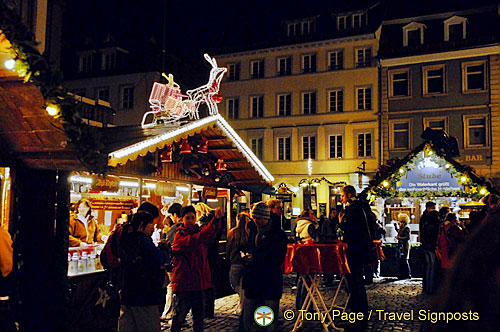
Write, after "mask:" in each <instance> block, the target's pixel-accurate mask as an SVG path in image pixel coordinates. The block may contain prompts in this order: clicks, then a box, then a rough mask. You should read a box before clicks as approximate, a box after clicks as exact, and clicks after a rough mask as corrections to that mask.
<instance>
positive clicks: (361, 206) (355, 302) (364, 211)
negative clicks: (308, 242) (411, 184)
mask: <svg viewBox="0 0 500 332" xmlns="http://www.w3.org/2000/svg"><path fill="white" fill-rule="evenodd" d="M340 198H341V200H342V203H344V205H345V212H344V213H340V214H339V219H340V228H341V229H342V231H343V232H344V237H343V241H344V242H345V243H347V250H346V256H347V262H348V263H349V268H350V270H351V273H350V274H348V275H346V279H347V285H348V287H349V293H350V294H351V298H350V300H349V306H350V308H351V311H352V312H356V313H362V314H363V318H364V319H363V320H362V321H356V322H355V323H353V324H349V325H348V326H346V327H345V330H346V331H363V330H364V329H365V328H366V326H367V318H368V299H367V296H366V289H365V284H364V279H363V264H364V258H365V256H366V253H367V251H368V250H369V249H370V248H371V246H373V242H372V239H371V237H370V234H369V231H368V227H369V226H368V220H367V216H368V214H369V213H370V212H371V210H370V206H369V205H368V203H366V202H364V201H360V200H358V199H356V189H354V187H353V186H351V185H347V186H344V187H343V188H342V191H341V194H340Z"/></svg>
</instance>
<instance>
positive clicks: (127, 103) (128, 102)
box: [122, 86, 134, 109]
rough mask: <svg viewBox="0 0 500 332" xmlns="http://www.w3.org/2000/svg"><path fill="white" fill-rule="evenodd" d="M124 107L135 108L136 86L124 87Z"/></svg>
mask: <svg viewBox="0 0 500 332" xmlns="http://www.w3.org/2000/svg"><path fill="white" fill-rule="evenodd" d="M122 108H123V109H132V108H134V87H133V86H125V87H123V88H122Z"/></svg>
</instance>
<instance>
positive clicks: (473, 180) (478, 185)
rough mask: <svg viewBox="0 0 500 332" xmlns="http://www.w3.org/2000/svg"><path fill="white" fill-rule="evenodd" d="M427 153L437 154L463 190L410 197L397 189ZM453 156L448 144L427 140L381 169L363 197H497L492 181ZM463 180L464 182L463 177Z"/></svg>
mask: <svg viewBox="0 0 500 332" xmlns="http://www.w3.org/2000/svg"><path fill="white" fill-rule="evenodd" d="M421 153H424V156H429V155H432V154H434V155H435V156H436V157H437V158H435V160H439V159H440V160H442V161H443V163H445V167H446V169H447V170H449V171H450V172H453V173H454V174H452V177H455V178H458V177H460V179H459V183H460V184H461V185H462V186H463V187H464V190H450V191H443V192H428V193H423V192H421V193H418V194H411V193H410V192H409V191H406V192H402V191H398V190H396V183H397V182H398V181H400V180H402V179H403V178H404V176H405V174H406V172H407V171H408V166H409V165H410V164H412V163H414V162H415V158H417V157H418V156H419V154H421ZM450 154H451V153H450V152H449V151H447V148H446V144H443V142H442V141H439V142H437V143H434V142H433V141H432V140H425V141H424V142H423V143H422V144H420V145H419V146H418V147H416V148H415V149H414V150H413V151H411V152H410V153H409V154H408V155H406V156H405V157H404V158H403V159H393V160H390V161H388V162H387V164H385V165H382V166H380V168H379V170H378V172H377V174H376V175H375V178H374V179H373V180H371V181H370V185H369V186H368V187H366V188H365V189H364V190H363V191H362V192H361V194H360V197H362V198H368V199H370V196H375V197H377V196H381V197H403V196H416V197H421V196H433V197H434V196H440V195H441V196H466V197H472V198H480V197H483V196H485V195H486V194H488V193H495V194H497V195H498V188H496V187H494V185H493V184H492V182H491V181H490V180H487V179H485V178H484V177H481V176H479V175H477V174H476V173H475V172H474V170H473V169H472V168H471V167H470V166H468V165H463V164H461V163H459V162H458V161H456V160H455V159H454V158H452V157H450V156H449V155H450ZM463 176H464V177H465V178H463V179H464V180H462V177H463Z"/></svg>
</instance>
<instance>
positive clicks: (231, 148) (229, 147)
mask: <svg viewBox="0 0 500 332" xmlns="http://www.w3.org/2000/svg"><path fill="white" fill-rule="evenodd" d="M208 151H210V152H213V151H238V148H236V147H234V146H232V145H221V146H215V147H213V148H210V145H209V146H208Z"/></svg>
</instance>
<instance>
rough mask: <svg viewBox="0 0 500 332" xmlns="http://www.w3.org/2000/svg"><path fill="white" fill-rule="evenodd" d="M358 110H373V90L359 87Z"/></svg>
mask: <svg viewBox="0 0 500 332" xmlns="http://www.w3.org/2000/svg"><path fill="white" fill-rule="evenodd" d="M356 109H357V110H371V109H372V88H371V87H358V88H356Z"/></svg>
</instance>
